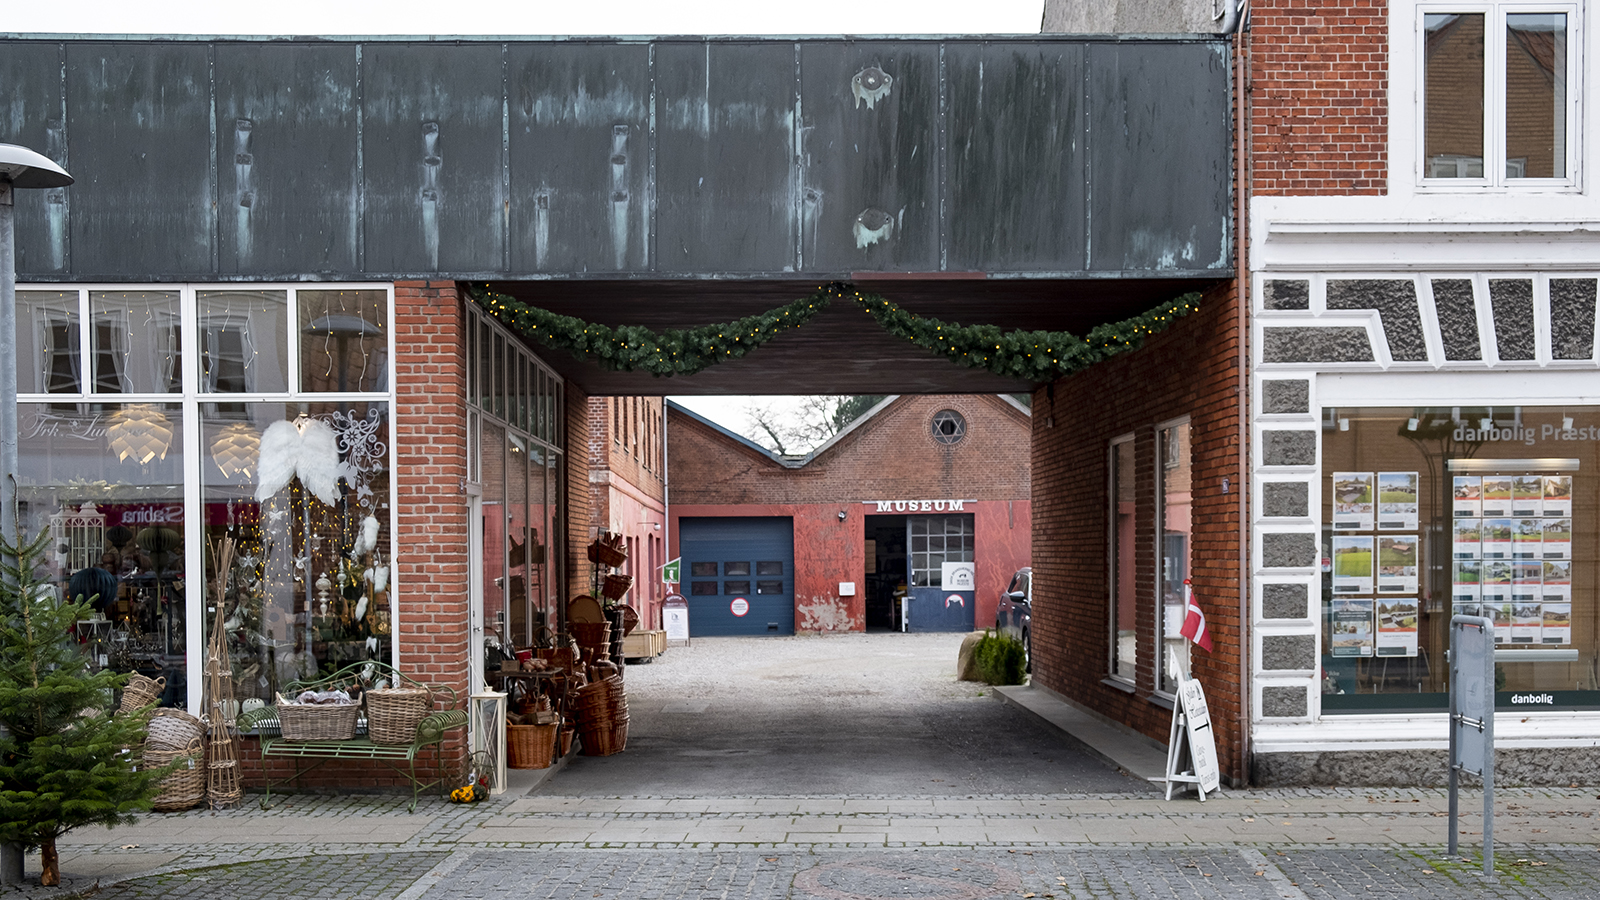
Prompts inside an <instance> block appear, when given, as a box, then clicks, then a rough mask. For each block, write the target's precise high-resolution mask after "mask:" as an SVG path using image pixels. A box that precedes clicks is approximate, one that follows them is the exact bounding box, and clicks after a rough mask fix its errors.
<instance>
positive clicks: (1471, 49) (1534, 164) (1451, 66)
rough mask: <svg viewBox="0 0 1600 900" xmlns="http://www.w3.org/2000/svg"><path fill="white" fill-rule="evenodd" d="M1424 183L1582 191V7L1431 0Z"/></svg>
mask: <svg viewBox="0 0 1600 900" xmlns="http://www.w3.org/2000/svg"><path fill="white" fill-rule="evenodd" d="M1418 14H1419V16H1420V21H1419V25H1420V35H1421V44H1422V46H1421V47H1420V48H1419V51H1418V55H1419V57H1420V62H1421V70H1420V72H1419V73H1418V78H1419V82H1418V88H1419V90H1418V94H1419V95H1420V98H1421V113H1422V115H1421V121H1420V123H1419V126H1420V128H1419V130H1420V134H1419V140H1420V144H1421V148H1422V153H1421V158H1420V160H1419V162H1420V167H1421V168H1420V171H1419V173H1418V174H1419V176H1420V178H1419V182H1420V183H1421V184H1423V185H1426V186H1427V187H1429V188H1432V189H1444V190H1462V189H1474V190H1476V189H1483V188H1507V189H1518V188H1524V189H1526V188H1531V189H1541V190H1551V189H1554V190H1564V189H1576V187H1577V185H1578V180H1577V177H1576V175H1577V173H1576V172H1575V171H1574V169H1575V168H1576V165H1575V162H1576V160H1577V159H1578V138H1579V130H1580V129H1579V127H1578V121H1579V118H1578V112H1579V105H1578V95H1579V93H1580V91H1579V84H1580V78H1579V67H1578V55H1579V54H1578V53H1577V52H1576V51H1577V49H1578V47H1579V45H1580V42H1579V41H1578V40H1577V39H1576V35H1577V34H1578V30H1577V29H1578V25H1579V22H1578V15H1579V7H1578V6H1577V5H1576V4H1571V3H1536V2H1520V0H1519V2H1504V3H1427V4H1423V5H1421V6H1420V7H1419V9H1418Z"/></svg>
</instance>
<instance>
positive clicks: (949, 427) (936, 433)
mask: <svg viewBox="0 0 1600 900" xmlns="http://www.w3.org/2000/svg"><path fill="white" fill-rule="evenodd" d="M966 436H967V420H966V419H965V418H964V417H962V415H961V413H958V412H956V411H955V410H953V409H941V410H939V411H938V412H936V413H934V414H933V439H934V440H936V441H938V442H939V443H941V444H959V443H961V439H962V438H964V437H966Z"/></svg>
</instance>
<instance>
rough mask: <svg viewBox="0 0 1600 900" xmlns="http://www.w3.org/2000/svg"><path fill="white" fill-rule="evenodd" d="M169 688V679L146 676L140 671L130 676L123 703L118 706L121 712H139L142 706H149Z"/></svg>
mask: <svg viewBox="0 0 1600 900" xmlns="http://www.w3.org/2000/svg"><path fill="white" fill-rule="evenodd" d="M166 689H167V679H166V677H165V676H162V677H161V678H146V677H144V676H143V675H140V674H139V673H138V672H135V673H133V675H132V676H130V677H129V678H128V685H127V687H124V688H123V689H122V704H121V705H120V706H118V707H117V712H119V713H131V712H137V711H138V710H139V709H140V708H141V707H145V706H149V705H150V704H152V703H154V702H156V701H157V700H159V699H160V698H161V694H162V692H163V691H165V690H166Z"/></svg>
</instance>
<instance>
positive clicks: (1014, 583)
mask: <svg viewBox="0 0 1600 900" xmlns="http://www.w3.org/2000/svg"><path fill="white" fill-rule="evenodd" d="M994 618H995V626H996V627H997V628H998V629H999V631H1000V633H1001V634H1009V635H1011V636H1012V637H1014V638H1016V639H1017V640H1019V641H1021V642H1022V647H1023V649H1024V650H1025V651H1027V654H1028V667H1027V671H1029V672H1032V671H1033V628H1032V625H1033V569H1031V568H1023V569H1018V570H1017V574H1015V575H1013V576H1011V584H1010V585H1009V586H1007V587H1006V589H1005V592H1004V593H1002V594H1001V595H1000V602H999V603H998V604H997V605H996V607H995V617H994Z"/></svg>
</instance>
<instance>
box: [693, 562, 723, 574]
mask: <svg viewBox="0 0 1600 900" xmlns="http://www.w3.org/2000/svg"><path fill="white" fill-rule="evenodd" d="M689 574H690V575H693V576H699V577H707V576H709V577H711V578H715V577H717V564H716V563H714V562H692V563H689Z"/></svg>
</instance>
